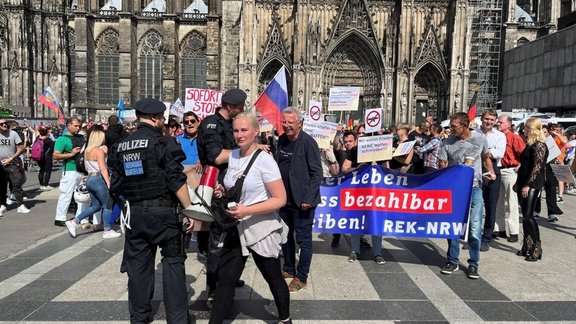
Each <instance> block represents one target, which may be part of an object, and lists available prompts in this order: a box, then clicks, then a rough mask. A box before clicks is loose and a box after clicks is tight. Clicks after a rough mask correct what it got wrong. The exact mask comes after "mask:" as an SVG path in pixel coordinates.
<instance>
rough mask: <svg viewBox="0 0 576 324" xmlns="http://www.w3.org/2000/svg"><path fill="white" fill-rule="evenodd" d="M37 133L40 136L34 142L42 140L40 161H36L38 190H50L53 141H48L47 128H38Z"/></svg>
mask: <svg viewBox="0 0 576 324" xmlns="http://www.w3.org/2000/svg"><path fill="white" fill-rule="evenodd" d="M38 133H39V135H40V136H39V137H38V139H36V140H37V141H38V140H42V141H43V143H44V144H43V149H42V152H43V154H42V159H41V160H40V161H38V168H39V170H38V183H39V184H40V190H51V189H52V187H50V177H51V176H52V163H53V161H52V152H54V141H53V140H51V139H50V136H49V135H48V129H47V128H45V127H42V128H40V129H39V130H38Z"/></svg>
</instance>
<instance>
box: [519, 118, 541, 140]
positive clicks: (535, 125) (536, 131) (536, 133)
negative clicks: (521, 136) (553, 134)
mask: <svg viewBox="0 0 576 324" xmlns="http://www.w3.org/2000/svg"><path fill="white" fill-rule="evenodd" d="M524 127H527V128H528V129H529V130H530V132H529V133H528V134H527V138H526V142H528V145H532V144H534V143H536V142H544V143H545V142H546V137H545V136H544V132H543V131H542V122H541V121H540V118H538V117H530V118H528V120H527V121H526V123H525V124H524Z"/></svg>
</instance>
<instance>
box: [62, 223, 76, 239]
mask: <svg viewBox="0 0 576 324" xmlns="http://www.w3.org/2000/svg"><path fill="white" fill-rule="evenodd" d="M65 224H66V228H68V232H70V235H72V237H76V227H77V226H78V224H76V221H75V220H73V219H71V220H69V221H66V222H65Z"/></svg>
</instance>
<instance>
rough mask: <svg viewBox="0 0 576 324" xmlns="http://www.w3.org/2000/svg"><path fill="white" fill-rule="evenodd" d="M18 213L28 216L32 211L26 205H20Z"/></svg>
mask: <svg viewBox="0 0 576 324" xmlns="http://www.w3.org/2000/svg"><path fill="white" fill-rule="evenodd" d="M16 211H17V212H19V213H20V214H28V213H29V212H30V209H28V208H26V206H24V205H20V206H19V207H18V209H17V210H16Z"/></svg>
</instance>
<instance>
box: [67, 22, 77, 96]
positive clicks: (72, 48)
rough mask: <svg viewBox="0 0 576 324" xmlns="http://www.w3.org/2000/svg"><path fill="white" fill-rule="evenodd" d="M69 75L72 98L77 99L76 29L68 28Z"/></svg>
mask: <svg viewBox="0 0 576 324" xmlns="http://www.w3.org/2000/svg"><path fill="white" fill-rule="evenodd" d="M68 75H69V77H70V81H69V83H70V99H72V102H75V101H76V91H75V89H76V82H75V81H74V80H76V31H74V29H72V28H68Z"/></svg>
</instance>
